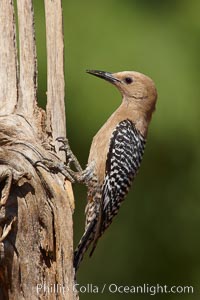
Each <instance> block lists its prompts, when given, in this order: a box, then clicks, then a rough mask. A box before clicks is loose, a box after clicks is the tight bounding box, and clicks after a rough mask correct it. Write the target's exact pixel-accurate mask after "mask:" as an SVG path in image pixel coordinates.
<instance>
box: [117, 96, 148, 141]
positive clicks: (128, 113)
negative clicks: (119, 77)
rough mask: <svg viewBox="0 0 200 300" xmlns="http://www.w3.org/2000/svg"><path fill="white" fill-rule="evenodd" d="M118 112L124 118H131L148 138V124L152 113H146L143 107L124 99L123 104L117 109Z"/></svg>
mask: <svg viewBox="0 0 200 300" xmlns="http://www.w3.org/2000/svg"><path fill="white" fill-rule="evenodd" d="M117 113H118V114H119V115H120V116H121V117H122V119H123V118H124V119H129V120H131V121H132V122H133V123H134V124H135V127H136V129H137V130H138V131H139V132H140V133H141V134H142V135H143V136H144V137H145V138H146V136H147V131H148V125H149V122H150V120H151V114H148V113H145V111H143V110H142V109H139V108H138V106H137V107H136V105H134V104H133V103H130V102H126V101H123V102H122V104H121V105H120V106H119V108H118V109H117Z"/></svg>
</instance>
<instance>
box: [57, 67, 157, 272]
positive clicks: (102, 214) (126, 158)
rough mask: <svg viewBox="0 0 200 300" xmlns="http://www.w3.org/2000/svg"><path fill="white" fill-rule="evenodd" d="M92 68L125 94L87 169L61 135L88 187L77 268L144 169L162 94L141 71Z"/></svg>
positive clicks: (96, 142) (102, 131)
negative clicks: (159, 94) (149, 134)
mask: <svg viewBox="0 0 200 300" xmlns="http://www.w3.org/2000/svg"><path fill="white" fill-rule="evenodd" d="M87 72H88V73H90V74H92V75H95V76H97V77H100V78H103V79H105V80H107V81H109V82H110V83H112V84H113V85H114V86H116V87H117V88H118V90H119V91H120V93H121V95H122V103H121V105H120V106H119V107H118V109H117V110H116V111H115V112H114V113H113V114H112V115H111V117H110V118H109V119H108V120H107V122H106V123H105V124H104V125H103V127H102V128H101V129H100V130H99V131H98V133H97V134H96V135H95V137H94V138H93V141H92V145H91V148H90V154H89V159H88V164H87V167H86V169H85V170H84V171H82V169H81V167H80V165H79V163H78V161H77V160H76V158H75V156H74V155H73V153H72V151H71V149H70V148H69V145H68V142H67V140H64V139H62V138H58V141H60V142H62V143H63V145H62V146H61V147H60V150H65V151H66V154H67V158H68V159H69V158H70V160H68V161H69V163H68V171H69V173H70V176H72V177H73V178H74V180H77V181H79V182H83V183H85V184H86V185H87V187H88V202H87V206H86V209H85V214H86V222H85V232H84V234H83V236H82V238H81V240H80V242H79V244H78V247H77V249H76V251H75V253H74V268H75V270H77V269H78V267H79V265H80V262H81V260H82V258H83V255H84V253H85V252H86V251H87V249H88V247H89V246H90V245H91V244H92V250H91V253H90V255H92V253H93V251H94V249H95V247H96V244H97V241H98V239H99V238H100V237H101V235H102V234H103V233H104V231H105V230H106V229H107V228H108V226H109V225H110V224H111V222H112V220H113V217H114V216H115V215H116V214H117V213H118V210H119V207H120V205H121V203H122V201H123V200H124V198H125V196H126V194H127V192H128V190H129V188H130V186H131V184H132V182H133V179H134V178H135V176H136V174H137V172H138V169H139V167H140V163H141V160H142V157H143V153H144V148H145V143H146V137H147V131H148V126H149V123H150V120H151V116H152V113H153V111H154V110H155V105H156V99H157V92H156V88H155V85H154V83H153V81H152V80H151V79H150V78H149V77H147V76H145V75H143V74H140V73H138V72H131V71H125V72H119V73H108V72H104V71H94V70H88V71H87ZM71 162H74V165H76V167H77V172H74V171H72V170H71V169H70V166H69V164H70V163H71Z"/></svg>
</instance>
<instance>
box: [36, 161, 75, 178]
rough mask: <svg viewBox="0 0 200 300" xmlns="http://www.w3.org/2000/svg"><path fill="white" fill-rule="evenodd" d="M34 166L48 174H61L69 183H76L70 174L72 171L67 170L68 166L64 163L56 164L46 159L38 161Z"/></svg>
mask: <svg viewBox="0 0 200 300" xmlns="http://www.w3.org/2000/svg"><path fill="white" fill-rule="evenodd" d="M34 166H35V167H36V168H38V167H41V168H43V169H44V170H46V171H47V172H51V173H54V174H58V173H61V174H62V175H63V176H65V177H66V178H67V179H68V180H69V181H71V182H72V183H73V182H74V178H73V177H72V175H71V174H70V170H69V169H68V168H67V166H66V165H65V164H64V163H63V162H55V161H53V160H51V159H47V158H44V159H42V160H38V161H36V162H35V163H34Z"/></svg>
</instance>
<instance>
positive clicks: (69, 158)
mask: <svg viewBox="0 0 200 300" xmlns="http://www.w3.org/2000/svg"><path fill="white" fill-rule="evenodd" d="M56 141H57V142H60V143H62V145H61V146H60V147H59V151H64V152H65V154H66V165H67V167H68V168H70V165H71V163H73V164H74V167H75V168H76V170H77V171H78V172H82V171H83V170H82V168H81V165H80V163H79V161H78V159H77V158H76V156H75V155H74V153H73V152H72V150H71V148H70V145H69V141H68V139H67V138H65V137H58V138H57V139H56Z"/></svg>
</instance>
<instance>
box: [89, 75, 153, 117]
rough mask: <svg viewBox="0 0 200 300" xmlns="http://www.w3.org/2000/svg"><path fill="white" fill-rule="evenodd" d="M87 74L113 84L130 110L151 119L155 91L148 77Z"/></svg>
mask: <svg viewBox="0 0 200 300" xmlns="http://www.w3.org/2000/svg"><path fill="white" fill-rule="evenodd" d="M87 72H88V73H90V74H92V75H95V76H97V77H100V78H103V79H105V80H107V81H109V82H111V83H112V84H114V85H115V86H116V87H117V88H118V89H119V91H120V93H121V94H122V97H123V101H125V102H127V103H128V105H129V106H130V109H132V108H133V109H134V110H138V111H140V112H142V113H144V114H145V115H147V116H148V118H149V119H150V118H151V114H152V112H153V111H154V110H155V106H156V99H157V91H156V87H155V84H154V82H153V81H152V80H151V79H150V78H149V77H147V76H145V75H143V74H141V73H138V72H133V71H124V72H118V73H108V72H104V71H96V70H87Z"/></svg>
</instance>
